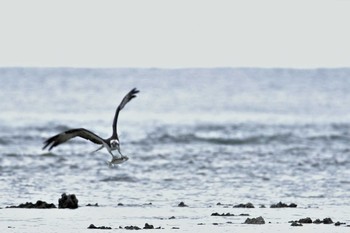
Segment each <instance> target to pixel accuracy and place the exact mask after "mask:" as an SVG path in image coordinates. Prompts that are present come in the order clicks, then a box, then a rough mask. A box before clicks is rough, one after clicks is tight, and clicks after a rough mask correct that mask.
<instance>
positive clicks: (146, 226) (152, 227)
mask: <svg viewBox="0 0 350 233" xmlns="http://www.w3.org/2000/svg"><path fill="white" fill-rule="evenodd" d="M143 229H154V226H153V225H150V224H148V223H146V224H145V226H144V227H143Z"/></svg>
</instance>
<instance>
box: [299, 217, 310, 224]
mask: <svg viewBox="0 0 350 233" xmlns="http://www.w3.org/2000/svg"><path fill="white" fill-rule="evenodd" d="M298 222H299V223H306V224H308V223H312V220H311V218H309V217H307V218H301V219H299V221H298Z"/></svg>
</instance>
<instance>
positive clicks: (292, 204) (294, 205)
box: [288, 203, 298, 208]
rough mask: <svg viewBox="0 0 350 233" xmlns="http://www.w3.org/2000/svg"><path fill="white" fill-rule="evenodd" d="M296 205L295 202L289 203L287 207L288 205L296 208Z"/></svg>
mask: <svg viewBox="0 0 350 233" xmlns="http://www.w3.org/2000/svg"><path fill="white" fill-rule="evenodd" d="M297 206H298V205H297V204H295V203H290V204H289V206H288V207H289V208H297Z"/></svg>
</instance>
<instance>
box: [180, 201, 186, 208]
mask: <svg viewBox="0 0 350 233" xmlns="http://www.w3.org/2000/svg"><path fill="white" fill-rule="evenodd" d="M177 206H178V207H188V205H186V204H185V203H184V202H183V201H182V202H180V203H179V204H178V205H177Z"/></svg>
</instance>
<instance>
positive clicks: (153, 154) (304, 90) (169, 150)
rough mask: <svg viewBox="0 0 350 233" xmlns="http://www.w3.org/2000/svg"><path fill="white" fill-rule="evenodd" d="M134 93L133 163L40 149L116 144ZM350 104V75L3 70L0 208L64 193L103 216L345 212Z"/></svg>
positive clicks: (128, 151)
mask: <svg viewBox="0 0 350 233" xmlns="http://www.w3.org/2000/svg"><path fill="white" fill-rule="evenodd" d="M134 87H136V88H138V89H139V90H140V93H139V94H138V95H137V98H135V99H133V100H132V101H131V102H130V103H129V104H128V105H127V106H126V107H125V108H124V109H123V110H122V112H121V113H120V116H119V122H118V132H119V137H120V141H121V150H122V152H123V154H125V155H127V156H128V157H129V161H127V162H125V163H123V164H121V165H118V166H114V167H112V168H111V167H109V166H108V165H107V163H106V161H108V160H110V155H109V154H108V152H107V151H106V150H105V149H104V150H101V151H99V152H97V153H95V154H91V152H92V151H93V150H95V149H97V148H98V145H94V144H92V143H91V142H89V141H86V140H84V139H74V140H71V141H69V142H67V143H65V144H62V145H60V146H59V147H56V148H54V149H53V150H52V151H51V152H48V151H43V150H42V146H43V141H44V140H45V139H47V138H48V137H50V136H53V135H55V134H57V133H60V132H62V131H64V130H68V129H70V128H80V127H84V128H86V129H89V130H91V131H93V132H95V133H97V134H98V135H100V136H101V137H103V138H107V137H109V136H110V135H111V132H112V131H111V130H112V120H113V117H114V112H115V109H116V107H117V106H118V104H119V103H120V101H121V99H122V98H123V97H124V95H125V94H126V93H127V92H128V91H129V90H131V89H132V88H134ZM349 93H350V69H315V70H293V69H243V68H242V69H229V68H227V69H224V68H222V69H219V68H218V69H175V70H166V69H71V68H55V69H49V68H2V69H0V187H1V189H0V207H2V208H4V207H6V206H10V205H18V204H20V203H24V202H27V201H31V202H36V200H39V199H40V200H44V201H47V202H49V203H51V202H54V203H55V204H56V203H57V199H58V198H59V197H60V195H61V193H63V192H66V193H74V194H76V196H77V198H78V199H79V204H80V205H81V206H84V205H86V204H88V203H93V204H94V203H98V204H99V205H100V206H102V207H106V208H107V207H108V208H118V204H119V203H123V204H124V206H128V207H130V208H132V207H133V206H138V207H140V206H143V205H145V204H149V203H152V206H156V207H157V208H160V209H162V208H165V209H166V208H167V207H174V206H177V205H178V203H179V202H181V201H183V202H185V203H186V204H187V205H189V206H190V207H193V208H199V209H200V208H206V207H210V206H215V205H216V203H218V202H220V203H225V204H239V203H247V202H251V203H253V204H254V205H256V206H259V205H261V204H263V205H266V206H269V205H270V204H275V203H277V202H279V201H282V202H286V203H291V202H294V203H296V204H298V207H302V208H324V207H328V208H337V207H339V208H341V207H342V206H349V205H350V181H349V177H350V169H349V168H350V143H349V142H350V94H349ZM2 211H6V210H5V209H4V210H2ZM8 211H10V210H8ZM8 213H9V212H8ZM2 214H3V215H2V216H6V212H2ZM326 214H328V213H325V215H326ZM0 215H1V214H0ZM305 217H306V216H305ZM343 220H344V221H345V220H349V219H348V217H347V218H345V219H343ZM27 230H28V229H27Z"/></svg>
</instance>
